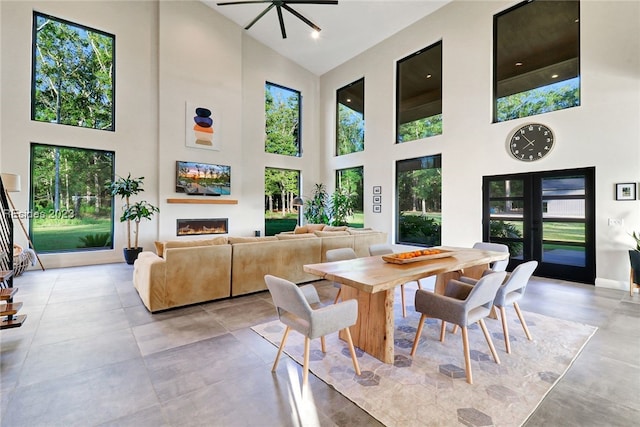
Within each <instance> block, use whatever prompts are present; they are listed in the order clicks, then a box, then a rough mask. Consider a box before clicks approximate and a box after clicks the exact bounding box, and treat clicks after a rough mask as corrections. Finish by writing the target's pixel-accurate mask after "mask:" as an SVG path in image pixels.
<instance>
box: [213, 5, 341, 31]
mask: <svg viewBox="0 0 640 427" xmlns="http://www.w3.org/2000/svg"><path fill="white" fill-rule="evenodd" d="M252 3H271V4H270V5H269V6H267V8H266V9H265V10H263V11H262V13H260V14H259V15H258V16H256V17H255V19H254V20H253V21H251V22H250V23H249V25H247V26H246V27H244V29H245V30H248V29H249V28H251V27H252V26H253V24H255V23H256V22H258V20H259V19H260V18H262V17H263V16H264V15H265V14H266V13H267V12H269V11H270V10H271V9H273V8H274V7H275V8H276V10H277V12H278V21H280V31H281V32H282V38H283V39H286V38H287V32H286V31H285V29H284V20H283V19H282V9H284V10H286V11H288V12H289V13H291V14H292V15H293V16H295V17H296V18H298V19H300V20H301V21H302V22H304V23H305V24H307V25H308V26H310V27H311V28H313V29H314V30H316V31H320V27H318V26H317V25H316V24H314V23H313V22H311V21H309V20H308V19H307V18H305V17H304V16H302V15H301V14H300V13H299V12H297V11H296V10H294V9H293V8H292V7H291V6H289V5H290V4H338V1H337V0H249V1H226V2H220V3H216V4H217V5H218V6H228V5H232V4H252Z"/></svg>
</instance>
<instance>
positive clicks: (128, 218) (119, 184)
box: [107, 173, 160, 264]
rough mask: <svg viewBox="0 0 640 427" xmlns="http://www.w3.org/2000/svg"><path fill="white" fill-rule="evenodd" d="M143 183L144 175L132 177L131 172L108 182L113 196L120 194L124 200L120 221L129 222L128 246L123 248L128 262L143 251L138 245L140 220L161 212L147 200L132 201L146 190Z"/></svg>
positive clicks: (131, 262)
mask: <svg viewBox="0 0 640 427" xmlns="http://www.w3.org/2000/svg"><path fill="white" fill-rule="evenodd" d="M143 183H144V177H143V176H141V177H139V178H132V177H131V173H129V174H128V175H127V177H126V178H123V177H121V176H119V177H118V179H116V180H115V181H113V182H109V183H107V189H108V190H109V193H110V194H111V196H113V197H116V196H118V197H120V199H121V200H124V206H123V207H122V215H121V216H120V222H126V223H127V247H126V248H124V249H123V252H124V259H125V261H126V262H127V264H133V262H134V261H135V260H136V259H137V258H138V254H139V253H140V252H142V248H141V247H139V246H138V232H139V230H140V221H142V220H143V219H151V217H152V216H153V214H154V213H156V212H160V209H158V208H157V207H156V206H153V205H152V204H151V203H149V202H147V201H145V200H142V201H139V202H135V203H132V202H131V197H132V196H135V195H137V194H139V193H141V192H143V191H144V188H143V187H142V185H143ZM131 222H133V223H134V224H135V231H134V233H135V239H134V244H133V245H131Z"/></svg>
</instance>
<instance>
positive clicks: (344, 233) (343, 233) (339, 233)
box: [313, 228, 350, 237]
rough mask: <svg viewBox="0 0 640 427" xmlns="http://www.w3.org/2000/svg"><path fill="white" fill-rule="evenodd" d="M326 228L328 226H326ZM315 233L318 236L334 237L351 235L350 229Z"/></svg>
mask: <svg viewBox="0 0 640 427" xmlns="http://www.w3.org/2000/svg"><path fill="white" fill-rule="evenodd" d="M325 230H326V228H325ZM313 234H315V235H316V236H318V237H333V236H350V234H349V232H348V231H324V230H322V231H314V232H313Z"/></svg>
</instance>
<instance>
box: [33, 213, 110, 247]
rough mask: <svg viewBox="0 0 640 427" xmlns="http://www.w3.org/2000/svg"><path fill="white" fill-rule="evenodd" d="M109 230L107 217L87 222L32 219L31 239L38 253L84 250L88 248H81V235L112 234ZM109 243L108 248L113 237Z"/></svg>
mask: <svg viewBox="0 0 640 427" xmlns="http://www.w3.org/2000/svg"><path fill="white" fill-rule="evenodd" d="M111 230H112V227H111V221H110V220H109V219H105V220H91V222H87V223H83V222H78V220H69V221H68V222H65V221H63V220H60V221H56V222H55V223H53V222H46V221H41V220H34V222H33V226H32V231H31V240H32V241H33V245H34V247H35V250H36V251H38V252H40V253H47V252H63V251H73V250H86V249H88V248H81V246H83V243H82V241H81V240H80V238H81V237H84V236H86V235H89V234H98V233H109V234H112V231H111ZM109 243H110V246H107V248H109V249H110V248H112V246H113V239H111V240H110V242H109Z"/></svg>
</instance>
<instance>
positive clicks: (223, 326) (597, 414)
mask: <svg viewBox="0 0 640 427" xmlns="http://www.w3.org/2000/svg"><path fill="white" fill-rule="evenodd" d="M131 275H132V267H131V266H128V265H126V264H124V263H123V264H110V265H101V266H90V267H76V268H66V269H51V270H47V271H44V272H43V271H39V270H32V271H28V272H26V273H25V274H23V275H22V276H20V277H18V278H16V280H15V283H14V286H15V287H18V288H19V289H20V290H19V292H18V294H17V297H16V300H17V301H22V302H24V303H25V305H24V307H23V309H22V310H21V313H26V314H27V315H28V318H27V321H26V323H25V325H24V326H23V327H21V328H17V329H9V330H3V331H2V332H0V374H1V376H0V393H1V394H0V396H1V402H0V404H1V406H0V411H1V412H0V420H1V421H0V425H1V426H3V427H4V426H6V427H9V426H10V427H20V426H29V427H34V426H136V427H140V426H153V427H156V426H295V425H308V423H307V421H308V420H309V418H308V417H305V416H304V415H305V414H306V415H308V414H309V413H310V412H309V411H308V410H304V409H302V408H301V405H303V402H302V403H301V402H300V401H299V400H297V399H295V393H293V394H292V392H291V387H290V386H289V385H290V384H291V383H293V381H295V379H293V380H292V373H293V377H295V375H297V374H298V373H299V367H298V365H296V364H291V363H286V362H284V361H283V362H281V363H280V366H279V368H278V372H277V374H276V375H273V374H271V372H270V369H271V364H272V362H273V358H274V357H275V354H276V349H275V348H274V347H273V346H272V345H271V344H269V343H267V342H266V341H265V340H263V339H262V338H261V337H259V336H258V335H257V334H255V333H254V332H252V331H251V330H250V329H249V327H250V326H251V325H254V324H258V323H262V322H266V321H269V320H272V319H275V318H276V317H275V310H274V308H273V305H272V304H271V300H270V297H269V294H268V293H267V292H263V293H259V294H254V295H250V296H246V297H239V298H234V299H227V300H222V301H218V302H212V303H207V304H199V305H196V306H191V307H186V308H181V309H175V310H170V311H166V312H162V313H159V314H155V315H151V314H150V313H149V312H147V310H146V309H145V307H144V306H143V305H142V303H141V302H140V300H139V298H138V295H137V293H136V291H135V290H134V288H133V285H132V283H131ZM315 284H316V286H317V287H318V289H319V293H320V295H321V297H322V298H323V300H325V301H326V302H328V303H329V302H331V301H332V300H333V296H334V293H335V288H333V286H331V285H330V284H328V283H326V282H316V283H315ZM406 289H407V292H408V293H410V292H411V291H412V290H413V288H412V286H407V287H406ZM411 300H412V297H409V295H408V298H407V301H408V303H409V305H410V306H411V307H408V309H412V303H411V302H410V301H411ZM521 307H522V308H523V309H524V310H527V311H535V312H538V313H542V314H545V315H549V316H552V317H557V318H565V319H570V320H574V321H578V322H583V323H588V324H591V325H595V326H598V327H599V330H598V331H597V332H596V334H595V336H594V337H593V338H592V340H591V341H590V342H589V343H588V344H587V346H586V347H585V349H584V351H583V352H582V353H581V355H580V356H579V357H578V358H577V360H576V362H575V363H574V365H573V366H572V367H571V369H570V370H569V372H568V373H567V374H566V375H565V377H564V378H563V379H562V380H561V381H560V382H559V384H557V385H556V387H555V388H554V389H553V390H552V391H551V392H550V394H549V395H548V396H547V397H546V398H545V400H544V401H543V402H542V404H541V405H540V406H539V407H538V409H537V410H536V411H535V412H534V414H533V415H532V416H531V418H530V419H529V420H528V421H527V422H526V424H525V425H526V426H527V427H531V426H632V425H638V423H639V422H640V421H639V420H640V399H639V397H640V324H639V322H640V296H639V295H638V294H635V295H634V296H633V297H630V296H629V293H628V292H624V291H616V290H611V289H601V288H595V287H594V286H589V285H581V284H574V283H569V282H560V281H554V280H546V279H545V280H541V279H534V280H532V282H531V284H530V286H529V287H528V289H527V294H526V296H525V300H524V301H523V302H522V303H521ZM291 367H293V368H294V369H290V368H291ZM310 381H311V391H312V395H313V398H314V401H315V408H314V409H315V412H317V419H318V420H319V424H320V425H322V426H375V425H379V423H378V422H376V420H374V419H372V418H371V417H370V416H369V415H368V414H367V413H365V412H364V411H362V410H361V409H359V408H358V407H357V406H356V405H354V404H353V403H351V402H350V401H349V400H347V399H345V398H344V397H343V396H342V395H340V394H339V393H337V392H335V391H334V390H333V389H331V388H330V387H328V386H327V385H325V384H324V383H323V382H322V381H319V380H317V379H316V378H315V377H314V376H312V375H311V376H310ZM296 414H298V415H300V414H302V415H300V416H298V415H296ZM301 417H302V418H301Z"/></svg>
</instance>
